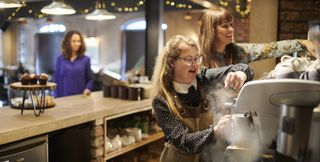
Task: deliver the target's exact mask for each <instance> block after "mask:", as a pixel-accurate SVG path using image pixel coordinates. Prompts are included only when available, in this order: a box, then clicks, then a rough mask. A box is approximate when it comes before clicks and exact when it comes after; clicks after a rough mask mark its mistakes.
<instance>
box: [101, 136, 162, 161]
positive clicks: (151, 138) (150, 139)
mask: <svg viewBox="0 0 320 162" xmlns="http://www.w3.org/2000/svg"><path fill="white" fill-rule="evenodd" d="M162 137H163V132H158V133H155V134H152V135H150V136H149V137H148V138H147V139H143V140H141V141H139V142H136V143H134V144H131V145H129V146H126V147H122V148H121V149H119V150H116V151H112V152H110V153H106V154H105V160H109V159H112V158H114V157H116V156H119V155H121V154H124V153H127V152H129V151H131V150H134V149H136V148H138V147H141V146H143V145H146V144H149V143H151V142H154V141H156V140H158V139H161V138H162Z"/></svg>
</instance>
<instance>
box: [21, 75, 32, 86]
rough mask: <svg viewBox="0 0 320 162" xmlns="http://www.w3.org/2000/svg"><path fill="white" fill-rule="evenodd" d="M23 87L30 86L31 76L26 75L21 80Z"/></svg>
mask: <svg viewBox="0 0 320 162" xmlns="http://www.w3.org/2000/svg"><path fill="white" fill-rule="evenodd" d="M20 81H21V84H22V85H28V84H30V76H29V73H24V74H23V75H22V76H21V78H20Z"/></svg>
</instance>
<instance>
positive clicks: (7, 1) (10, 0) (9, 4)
mask: <svg viewBox="0 0 320 162" xmlns="http://www.w3.org/2000/svg"><path fill="white" fill-rule="evenodd" d="M21 6H22V5H21V3H20V2H19V1H17V0H0V8H15V7H21Z"/></svg>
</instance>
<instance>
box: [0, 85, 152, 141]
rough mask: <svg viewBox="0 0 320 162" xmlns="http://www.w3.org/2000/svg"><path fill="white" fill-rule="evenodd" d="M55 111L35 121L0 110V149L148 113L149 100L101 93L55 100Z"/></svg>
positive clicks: (29, 112)
mask: <svg viewBox="0 0 320 162" xmlns="http://www.w3.org/2000/svg"><path fill="white" fill-rule="evenodd" d="M55 103H56V105H55V107H53V108H49V109H46V110H45V112H44V114H41V115H40V116H39V117H36V116H35V115H34V113H33V110H25V111H24V113H23V115H21V114H20V112H21V110H20V109H12V108H10V107H4V108H0V145H2V144H6V143H9V142H13V141H18V140H21V139H25V138H28V137H33V136H37V135H41V134H45V133H49V132H52V131H55V130H59V129H63V128H67V127H70V126H74V125H78V124H81V123H85V122H89V121H94V120H96V119H99V118H103V117H109V116H113V115H118V114H122V113H127V112H130V111H137V110H140V109H141V110H144V109H145V110H148V109H150V110H151V99H145V100H142V101H130V100H121V99H114V98H103V96H102V92H101V91H100V92H93V93H92V94H91V95H90V96H83V95H75V96H68V97H62V98H57V99H55Z"/></svg>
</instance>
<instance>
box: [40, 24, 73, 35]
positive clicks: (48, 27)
mask: <svg viewBox="0 0 320 162" xmlns="http://www.w3.org/2000/svg"><path fill="white" fill-rule="evenodd" d="M66 29H67V28H66V26H65V25H63V24H52V23H50V24H44V25H42V26H41V27H40V28H39V33H53V32H62V33H63V32H65V31H66Z"/></svg>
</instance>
